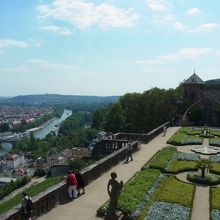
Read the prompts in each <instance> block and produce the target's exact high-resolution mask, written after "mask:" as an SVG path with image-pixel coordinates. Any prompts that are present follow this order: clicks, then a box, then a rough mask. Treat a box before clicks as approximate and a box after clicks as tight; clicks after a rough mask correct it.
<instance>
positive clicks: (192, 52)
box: [135, 48, 214, 64]
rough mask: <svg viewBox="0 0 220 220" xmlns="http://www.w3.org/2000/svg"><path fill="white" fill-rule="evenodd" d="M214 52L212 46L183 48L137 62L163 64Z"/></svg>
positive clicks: (196, 57) (137, 62)
mask: <svg viewBox="0 0 220 220" xmlns="http://www.w3.org/2000/svg"><path fill="white" fill-rule="evenodd" d="M212 52H214V51H213V49H211V48H183V49H181V50H178V51H177V52H174V53H172V54H167V55H161V56H158V57H157V58H155V59H152V60H137V61H135V63H136V64H161V63H163V62H164V61H176V60H184V59H189V60H192V59H198V58H200V57H201V56H203V55H206V54H210V53H212Z"/></svg>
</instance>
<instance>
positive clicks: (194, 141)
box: [167, 128, 202, 146]
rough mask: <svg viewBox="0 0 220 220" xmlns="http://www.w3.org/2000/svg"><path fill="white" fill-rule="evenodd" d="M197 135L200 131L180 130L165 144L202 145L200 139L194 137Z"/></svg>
mask: <svg viewBox="0 0 220 220" xmlns="http://www.w3.org/2000/svg"><path fill="white" fill-rule="evenodd" d="M199 134H201V131H198V130H194V129H192V128H180V129H179V130H178V131H177V132H176V133H175V134H174V135H173V136H172V137H171V138H170V139H169V140H168V141H167V143H168V144H172V145H175V146H182V145H198V144H202V137H199V136H196V135H199Z"/></svg>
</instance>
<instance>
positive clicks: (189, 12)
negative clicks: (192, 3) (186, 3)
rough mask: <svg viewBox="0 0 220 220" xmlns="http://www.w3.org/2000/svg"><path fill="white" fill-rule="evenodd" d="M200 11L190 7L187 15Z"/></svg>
mask: <svg viewBox="0 0 220 220" xmlns="http://www.w3.org/2000/svg"><path fill="white" fill-rule="evenodd" d="M199 13H201V10H200V9H199V8H191V9H190V10H188V11H187V15H195V14H199Z"/></svg>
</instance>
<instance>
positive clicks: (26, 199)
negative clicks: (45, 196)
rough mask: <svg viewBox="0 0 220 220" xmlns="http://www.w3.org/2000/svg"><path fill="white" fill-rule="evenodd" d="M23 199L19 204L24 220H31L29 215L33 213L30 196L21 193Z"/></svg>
mask: <svg viewBox="0 0 220 220" xmlns="http://www.w3.org/2000/svg"><path fill="white" fill-rule="evenodd" d="M22 195H23V199H22V202H21V208H22V212H23V214H24V218H25V219H28V220H31V215H32V212H33V202H32V199H31V197H30V196H28V195H27V193H25V192H23V193H22Z"/></svg>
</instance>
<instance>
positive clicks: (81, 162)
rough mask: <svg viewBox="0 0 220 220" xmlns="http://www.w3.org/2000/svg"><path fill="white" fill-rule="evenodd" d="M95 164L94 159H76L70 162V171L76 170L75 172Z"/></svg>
mask: <svg viewBox="0 0 220 220" xmlns="http://www.w3.org/2000/svg"><path fill="white" fill-rule="evenodd" d="M94 162H95V161H94V160H93V159H91V158H87V157H84V158H83V157H82V158H76V159H74V160H71V161H70V162H69V168H70V170H74V171H75V170H82V169H84V168H85V167H87V166H89V165H90V164H92V163H94Z"/></svg>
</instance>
